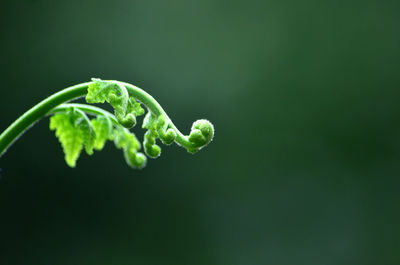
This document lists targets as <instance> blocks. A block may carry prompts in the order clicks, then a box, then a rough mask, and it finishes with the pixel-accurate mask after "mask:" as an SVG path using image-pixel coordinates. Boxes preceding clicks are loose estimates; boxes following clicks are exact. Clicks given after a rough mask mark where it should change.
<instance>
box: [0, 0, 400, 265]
mask: <svg viewBox="0 0 400 265" xmlns="http://www.w3.org/2000/svg"><path fill="white" fill-rule="evenodd" d="M0 10H1V11H2V12H1V13H2V15H1V16H0V21H1V23H0V30H1V35H0V36H1V37H0V38H1V39H0V40H1V41H0V58H1V71H0V77H1V85H0V90H1V96H0V98H1V100H0V113H1V114H0V130H3V129H5V128H6V127H7V126H8V125H9V124H10V123H11V122H12V121H14V120H15V119H16V118H17V117H18V116H19V115H21V114H22V113H23V112H24V111H26V110H27V109H28V108H30V107H31V106H33V105H34V104H36V103H38V102H39V101H40V100H42V99H44V98H45V97H47V96H49V95H50V94H52V93H54V92H56V91H58V90H61V89H63V88H65V87H67V86H70V85H74V84H77V83H81V82H86V81H88V80H90V78H91V77H99V78H103V79H116V80H121V81H126V82H130V83H133V84H135V85H137V86H139V87H142V88H144V89H145V90H146V91H148V92H149V93H150V94H152V95H153V96H154V97H155V98H156V99H157V100H158V101H159V102H160V104H161V105H162V106H163V107H164V109H165V110H166V111H167V113H168V114H169V115H170V117H171V118H172V120H173V121H174V123H175V124H176V125H177V127H178V128H180V129H181V130H182V131H183V132H185V133H188V132H189V130H190V126H191V124H192V122H193V121H194V120H196V119H199V118H207V119H209V120H211V121H212V122H213V123H214V125H215V127H216V136H215V139H214V141H213V143H212V144H211V145H209V146H208V147H207V148H206V149H204V150H202V151H201V152H199V153H198V154H196V155H194V156H192V155H190V154H188V153H187V152H186V151H185V150H183V149H181V148H179V147H177V146H176V145H174V146H171V147H166V146H163V154H162V156H161V157H160V158H158V159H157V160H151V161H149V163H148V166H147V167H146V168H145V169H144V170H132V169H130V168H129V167H128V166H127V165H126V164H125V161H124V159H123V155H122V153H121V151H120V150H117V149H115V148H114V146H113V145H112V144H111V143H108V144H107V146H106V148H105V150H103V151H101V152H98V153H95V154H94V155H93V156H92V157H88V156H87V155H86V154H82V156H81V158H80V159H79V161H78V165H77V167H76V168H75V169H70V168H68V167H67V166H66V164H65V162H64V160H63V154H62V150H61V147H60V145H59V143H58V141H57V139H56V138H55V136H54V132H51V131H49V129H48V119H47V118H46V119H43V120H42V121H41V122H39V123H37V124H36V125H35V126H34V127H33V128H31V129H30V130H29V131H28V132H26V133H25V134H24V136H23V137H22V138H21V139H19V141H18V142H16V143H15V144H14V145H13V146H12V147H11V148H10V149H9V150H8V152H7V153H6V154H5V156H3V157H2V158H1V159H0V167H1V168H2V178H1V180H0V201H1V213H0V244H1V245H0V264H2V265H14V264H15V265H20V264H21V265H22V264H40V265H54V264H59V265H64V264H65V265H67V264H68V265H69V264H71V265H72V264H74V265H76V264H85V265H90V264H96V265H103V264H104V265H106V264H117V265H125V264H151V265H153V264H154V265H158V264H159V265H166V264H174V265H180V264H182V265H196V264H199V265H204V264H207V265H213V264H216V265H225V264H226V265H253V264H255V265H258V264H281V265H282V264H283V265H285V264H288V265H291V264H297V265H301V264H304V265H313V264H316V265H317V264H318V265H320V264H335V265H336V264H386V265H390V264H400V225H399V224H400V214H399V202H400V194H399V185H400V179H399V175H400V164H399V161H400V122H399V121H400V104H399V98H400V89H399V84H400V73H399V70H400V63H399V61H400V34H399V33H400V32H399V25H400V24H399V22H400V16H399V10H400V2H399V1H379V0H370V1H317V0H314V1H311V0H304V1H278V0H271V1H265V0H264V1H256V0H249V1H232V0H231V1H223V0H218V1H217V0H203V1H161V0H148V1H128V0H125V1H123V0H115V1H94V0H93V1H82V0H80V1H75V0H74V1H49V0H46V1H44V0H36V1H33V0H31V1H2V2H1V4H0ZM134 131H135V132H136V133H137V135H138V137H139V138H141V139H142V137H143V130H142V129H141V128H139V127H138V128H134Z"/></svg>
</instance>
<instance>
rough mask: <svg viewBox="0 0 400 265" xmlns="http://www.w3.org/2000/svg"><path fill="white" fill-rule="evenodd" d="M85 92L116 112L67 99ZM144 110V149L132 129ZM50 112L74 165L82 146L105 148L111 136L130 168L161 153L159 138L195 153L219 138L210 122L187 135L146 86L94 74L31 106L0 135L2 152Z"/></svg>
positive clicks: (53, 127) (53, 126)
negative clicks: (85, 80) (216, 136)
mask: <svg viewBox="0 0 400 265" xmlns="http://www.w3.org/2000/svg"><path fill="white" fill-rule="evenodd" d="M84 95H86V102H87V103H91V104H92V103H105V102H107V103H109V104H110V105H111V106H112V107H113V108H114V113H113V114H112V113H110V112H108V111H106V110H104V109H102V108H99V107H95V106H92V105H88V104H76V103H75V104H74V103H68V102H69V101H71V100H73V99H76V98H78V97H80V96H84ZM145 110H147V113H146V115H145V117H144V119H143V124H142V128H143V129H145V130H147V131H146V133H145V135H144V139H143V150H144V153H142V152H140V149H141V148H142V144H141V143H140V142H139V140H138V139H137V138H136V136H135V134H133V133H132V132H131V131H130V130H129V129H130V128H132V127H134V126H135V125H136V123H137V120H136V117H138V116H141V115H144V114H145V112H146V111H145ZM45 115H51V117H50V130H53V131H55V135H56V137H57V138H58V140H59V142H60V143H61V146H62V149H63V151H64V155H65V161H66V163H67V165H68V166H70V167H75V166H76V162H77V160H78V158H79V156H80V154H81V152H82V150H83V149H84V150H85V152H86V153H87V154H88V155H92V154H93V151H94V150H96V151H100V150H102V149H103V147H104V146H105V144H106V142H107V141H108V140H109V141H113V142H114V144H115V146H116V147H117V148H118V149H121V150H122V152H123V156H124V158H125V161H126V163H127V164H128V165H129V166H131V167H132V168H136V169H141V168H143V167H144V166H145V165H146V163H147V157H150V158H157V157H159V156H160V154H161V147H160V146H159V145H158V144H157V140H158V139H160V141H161V142H162V143H163V144H165V145H170V144H172V143H173V142H175V143H177V144H178V145H179V146H182V147H183V148H185V149H186V150H187V151H188V152H190V153H196V152H197V151H199V150H200V149H202V148H203V147H205V146H207V145H208V144H209V143H210V142H211V141H212V139H213V137H214V126H213V125H212V124H211V122H209V121H208V120H204V119H202V120H197V121H195V122H194V123H193V125H192V128H191V132H190V134H189V135H183V134H182V133H181V132H180V131H179V130H178V129H177V128H176V127H175V125H174V124H173V123H172V122H171V120H170V119H169V117H168V116H167V114H166V113H165V111H164V110H163V109H162V107H161V106H160V105H159V104H158V102H157V101H156V100H155V99H154V98H153V97H152V96H150V95H149V94H147V93H146V92H145V91H144V90H142V89H140V88H138V87H136V86H133V85H131V84H128V83H124V82H120V81H114V80H101V79H97V78H93V79H92V82H88V83H83V84H79V85H76V86H73V87H70V88H67V89H64V90H62V91H60V92H58V93H56V94H54V95H52V96H50V97H49V98H47V99H45V100H43V101H42V102H40V103H39V104H37V105H36V106H34V107H33V108H32V109H30V110H28V111H27V112H26V113H25V114H24V115H22V116H21V117H20V118H19V119H17V120H16V121H15V122H14V123H13V124H11V125H10V126H9V127H8V128H7V129H6V130H5V131H4V132H3V133H2V134H1V135H0V154H1V155H3V154H4V153H5V151H6V149H7V148H8V147H9V146H10V145H11V144H12V143H13V142H14V141H15V140H16V139H17V138H18V136H19V135H21V134H22V133H23V132H24V131H25V130H26V129H27V128H28V127H29V126H30V125H32V124H34V122H36V121H37V120H39V119H40V118H42V117H43V116H45Z"/></svg>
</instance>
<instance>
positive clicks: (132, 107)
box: [86, 78, 144, 128]
mask: <svg viewBox="0 0 400 265" xmlns="http://www.w3.org/2000/svg"><path fill="white" fill-rule="evenodd" d="M92 81H93V82H92V83H91V84H90V85H89V87H88V94H87V95H86V101H87V102H88V103H104V102H105V101H107V102H108V103H110V104H111V106H112V107H113V108H114V111H115V117H116V118H117V120H118V122H119V123H120V124H121V125H122V126H124V127H126V128H131V127H133V126H135V124H136V116H140V115H143V114H144V110H143V109H142V107H141V106H140V104H139V103H138V102H136V100H135V99H134V98H132V97H130V96H129V94H128V91H127V90H126V88H125V86H123V85H122V84H120V83H118V82H110V81H103V80H101V79H96V78H93V79H92Z"/></svg>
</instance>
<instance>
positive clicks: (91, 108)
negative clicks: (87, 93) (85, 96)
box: [48, 103, 120, 125]
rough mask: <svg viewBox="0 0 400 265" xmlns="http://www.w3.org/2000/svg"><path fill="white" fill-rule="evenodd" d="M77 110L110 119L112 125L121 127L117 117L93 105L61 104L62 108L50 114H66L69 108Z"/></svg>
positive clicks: (58, 107)
mask: <svg viewBox="0 0 400 265" xmlns="http://www.w3.org/2000/svg"><path fill="white" fill-rule="evenodd" d="M71 107H73V108H77V109H79V110H81V111H83V112H85V113H88V114H92V115H103V116H106V117H108V118H109V119H110V120H111V121H112V123H114V124H115V125H120V124H119V122H118V121H117V119H116V118H115V116H114V115H113V114H111V113H110V112H108V111H106V110H103V109H102V108H99V107H95V106H91V105H87V104H79V103H67V104H61V105H60V106H57V107H55V108H54V109H52V110H51V111H49V113H48V114H55V113H59V112H65V111H67V110H68V108H71Z"/></svg>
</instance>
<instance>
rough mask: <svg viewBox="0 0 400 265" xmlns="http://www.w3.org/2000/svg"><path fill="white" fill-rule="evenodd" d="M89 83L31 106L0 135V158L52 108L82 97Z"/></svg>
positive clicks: (66, 90)
mask: <svg viewBox="0 0 400 265" xmlns="http://www.w3.org/2000/svg"><path fill="white" fill-rule="evenodd" d="M90 83H91V82H88V83H82V84H79V85H75V86H71V87H68V88H66V89H64V90H61V91H60V92H58V93H55V94H53V95H51V96H50V97H48V98H46V99H45V100H43V101H41V102H40V103H39V104H37V105H35V106H33V107H32V108H31V109H30V110H28V111H27V112H25V113H24V114H23V115H22V116H20V117H19V118H18V119H17V120H15V121H14V122H13V123H12V124H11V125H10V126H9V127H8V128H7V129H6V130H5V131H4V132H3V133H2V134H1V135H0V156H1V155H3V154H4V152H5V151H6V150H7V148H8V147H9V146H10V145H11V144H12V143H13V142H14V141H15V140H16V139H17V138H18V136H20V135H21V134H22V133H23V132H24V131H25V130H27V129H28V128H29V127H30V126H32V125H33V124H34V123H35V122H36V121H37V120H39V119H41V118H42V117H44V116H45V115H46V114H47V113H48V112H49V111H50V110H52V109H53V108H54V107H56V106H58V105H60V104H62V103H64V102H68V101H70V100H73V99H77V98H79V97H82V96H84V95H85V94H86V93H87V88H88V86H89V84H90Z"/></svg>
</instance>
